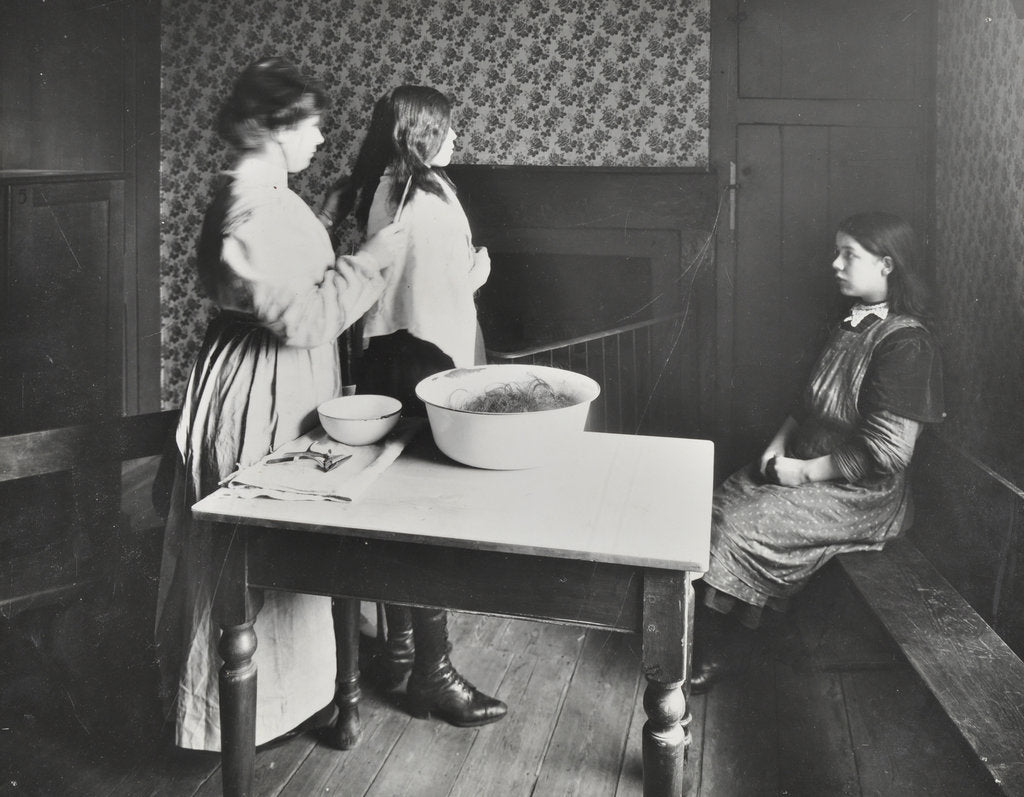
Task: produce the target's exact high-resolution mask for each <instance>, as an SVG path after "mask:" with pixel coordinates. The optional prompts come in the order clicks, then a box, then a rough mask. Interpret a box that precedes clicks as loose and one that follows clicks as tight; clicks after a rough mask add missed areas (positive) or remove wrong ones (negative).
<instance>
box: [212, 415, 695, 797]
mask: <svg viewBox="0 0 1024 797" xmlns="http://www.w3.org/2000/svg"><path fill="white" fill-rule="evenodd" d="M713 457H714V450H713V446H712V444H711V443H710V442H708V441H705V440H684V439H676V438H665V437H644V436H632V435H615V434H598V433H585V434H582V435H581V436H580V440H579V444H578V445H577V446H574V447H573V449H572V450H571V451H567V452H565V453H564V456H562V457H561V458H560V459H559V461H558V462H556V463H553V464H551V465H547V466H545V467H542V468H534V469H530V470H522V471H488V470H478V469H474V468H469V467H465V466H462V465H458V464H456V463H454V462H452V461H451V460H449V459H447V458H446V457H445V456H444V455H442V454H440V453H439V452H438V451H437V449H436V448H435V447H434V445H433V441H432V440H431V439H430V435H429V433H427V432H424V433H421V435H420V437H419V438H418V440H416V441H414V442H413V444H411V445H410V446H409V447H408V448H407V449H406V451H405V452H404V453H403V454H402V455H401V456H400V457H399V458H398V460H397V461H396V462H395V463H394V464H393V465H392V466H391V467H390V468H389V469H388V470H387V471H386V472H385V473H384V474H383V475H382V476H381V477H380V478H379V479H378V481H377V482H375V483H374V484H373V486H372V487H371V488H370V489H369V490H368V492H367V493H366V494H364V495H363V496H362V497H361V498H360V499H359V500H358V501H356V502H353V503H337V502H323V501H274V500H268V499H259V498H249V499H244V498H238V497H235V496H231V495H229V494H228V493H227V492H226V491H225V490H220V491H218V492H216V493H214V494H212V495H210V496H208V497H207V498H205V499H203V500H202V501H200V502H199V503H197V504H196V505H195V506H194V508H193V512H194V514H195V516H196V517H197V518H199V519H201V520H206V521H212V522H214V523H215V524H216V526H215V527H216V528H217V529H219V530H221V531H222V532H223V533H222V534H221V535H220V536H219V542H220V544H221V545H222V546H223V549H224V555H225V557H226V563H227V564H226V569H225V580H224V581H223V582H222V585H223V586H222V589H221V591H220V593H219V595H218V604H217V610H218V612H219V613H220V615H219V619H220V621H221V624H222V627H223V636H222V638H221V643H220V652H221V656H222V658H223V659H224V666H223V668H222V670H221V674H220V695H221V697H220V700H221V738H222V751H223V753H222V760H223V767H222V777H223V786H224V794H225V795H230V796H231V797H235V796H236V795H251V794H252V783H253V763H254V756H255V753H254V748H255V710H256V709H255V705H256V667H255V665H254V663H253V661H252V655H253V653H254V652H255V650H256V635H255V632H254V631H253V622H254V620H255V618H256V613H257V611H258V605H259V604H258V593H257V592H254V590H259V589H278V590H288V591H294V592H313V593H319V594H325V595H333V596H336V597H338V598H342V599H344V600H343V601H341V602H340V603H341V605H342V606H343V610H344V612H345V615H346V616H347V617H348V618H349V622H348V623H347V632H346V633H343V634H340V635H339V651H340V654H339V668H340V672H339V684H340V687H339V698H340V699H339V704H340V706H339V707H340V708H341V709H342V713H343V723H342V726H341V728H342V729H343V730H342V732H343V733H345V734H348V738H349V741H350V742H351V743H352V744H354V743H355V742H356V741H357V740H358V736H359V718H358V700H359V685H358V664H357V654H358V616H359V601H360V600H368V601H390V602H393V603H405V604H415V605H421V606H435V607H444V608H449V609H455V610H463V611H470V612H480V613H484V614H497V615H504V616H511V617H522V618H529V619H541V620H549V621H555V622H560V623H567V624H572V625H581V626H590V627H600V628H609V629H614V630H618V631H625V632H631V633H639V634H642V636H643V667H644V674H645V676H646V678H647V688H646V692H645V694H644V708H645V711H646V713H647V722H646V724H645V725H644V729H643V769H644V794H645V795H647V797H653V796H654V795H659V797H660V796H662V795H664V796H665V797H668V796H669V795H671V797H679V795H682V794H683V793H684V788H685V786H686V779H687V766H686V756H687V751H688V747H689V741H690V739H689V730H688V723H689V711H688V709H687V705H686V693H685V692H686V690H684V689H683V687H684V685H685V684H686V683H687V682H688V679H689V668H690V650H691V644H692V638H691V636H692V630H693V588H692V585H691V579H692V578H693V576H694V575H695V574H698V573H702V572H704V571H705V570H706V569H707V562H708V544H709V532H710V525H711V491H712V470H713ZM513 710H514V706H513Z"/></svg>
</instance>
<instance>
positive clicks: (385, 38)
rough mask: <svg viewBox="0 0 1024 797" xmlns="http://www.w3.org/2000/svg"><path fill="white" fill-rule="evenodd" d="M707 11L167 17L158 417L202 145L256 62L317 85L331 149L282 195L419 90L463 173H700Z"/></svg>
mask: <svg viewBox="0 0 1024 797" xmlns="http://www.w3.org/2000/svg"><path fill="white" fill-rule="evenodd" d="M709 3H710V0H293V2H289V3H282V2H279V0H221V2H218V3H211V2H208V0H163V5H162V22H161V25H162V36H161V58H162V87H161V96H162V125H161V131H162V148H163V156H162V185H161V224H162V234H161V241H162V243H161V255H162V272H161V285H162V288H161V301H162V307H163V388H162V396H163V401H164V403H165V405H166V406H174V405H176V404H177V403H179V402H180V397H181V393H182V390H183V388H184V383H185V380H186V379H187V377H188V371H189V369H190V368H191V364H192V359H193V357H194V356H195V352H196V350H197V349H198V346H199V343H200V336H201V334H202V330H203V328H204V326H205V322H206V316H207V308H206V306H205V304H204V303H203V301H202V300H201V299H200V298H199V291H198V288H197V285H196V282H195V277H194V271H195V263H194V255H193V251H194V247H195V239H196V236H197V235H198V231H199V227H200V223H201V219H202V212H203V209H204V207H205V204H206V199H207V196H208V193H209V187H210V184H211V180H212V177H213V175H214V173H215V172H216V171H217V170H219V169H221V168H223V167H224V166H225V165H226V160H225V153H224V148H223V146H222V145H221V143H220V142H219V141H218V140H217V138H216V136H215V135H214V134H213V132H212V124H213V117H214V114H215V113H216V109H217V107H218V104H219V102H220V101H221V99H222V98H223V96H224V95H225V94H226V92H227V90H228V88H229V87H230V84H231V81H232V80H233V79H234V77H235V76H236V75H237V73H238V72H239V71H240V70H241V69H242V68H243V67H244V66H245V65H246V64H247V63H249V62H250V61H251V60H253V59H255V58H257V57H259V56H262V55H267V54H279V55H283V56H286V57H289V58H291V59H293V60H294V61H295V62H296V63H298V64H300V65H301V66H302V67H303V68H304V69H306V71H308V72H309V73H311V74H313V75H315V76H317V77H319V78H321V79H322V80H323V81H324V82H325V84H326V86H327V87H328V90H329V93H330V94H331V96H332V100H333V103H334V105H333V107H332V109H331V111H330V112H329V114H328V116H327V118H326V119H325V123H324V134H325V136H326V137H327V142H326V144H325V145H324V146H322V147H321V149H320V151H319V152H318V154H317V157H316V159H315V160H314V162H313V165H312V166H311V167H310V168H309V169H307V170H306V171H305V172H304V173H302V174H301V175H298V176H296V177H295V178H294V180H293V187H294V188H295V189H296V190H297V191H298V192H299V193H300V194H302V195H303V196H304V197H305V198H306V199H307V200H308V201H310V202H314V201H316V200H317V198H318V196H319V194H320V191H321V190H322V187H324V186H326V185H327V183H328V182H329V181H330V180H331V179H333V178H334V177H335V176H337V175H338V174H339V173H342V172H344V171H346V170H347V169H348V167H349V164H350V163H351V161H352V159H353V158H354V156H355V153H356V150H357V148H358V146H359V141H360V139H361V136H362V134H363V131H364V130H365V125H366V123H367V121H368V119H369V115H370V110H371V108H372V105H373V102H374V101H375V100H376V98H377V97H379V96H380V95H381V94H383V93H384V92H385V91H387V90H388V89H389V88H391V87H392V86H395V85H398V84H400V83H422V84H427V85H432V86H435V87H436V88H439V89H440V90H442V91H444V92H445V93H447V94H448V95H449V96H450V97H451V98H452V100H453V101H454V104H455V118H454V123H453V126H454V127H455V129H456V132H457V133H458V136H459V138H458V141H457V144H456V155H455V161H456V162H462V163H492V164H530V165H545V164H549V165H586V166H706V165H707V162H708V115H709V101H708V84H709V79H710V63H709V62H710V41H709V39H710V8H709Z"/></svg>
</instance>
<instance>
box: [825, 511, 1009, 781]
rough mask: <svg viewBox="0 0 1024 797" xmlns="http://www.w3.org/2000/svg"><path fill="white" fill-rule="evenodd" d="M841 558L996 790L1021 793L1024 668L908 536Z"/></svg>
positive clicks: (850, 575) (845, 569) (869, 604)
mask: <svg viewBox="0 0 1024 797" xmlns="http://www.w3.org/2000/svg"><path fill="white" fill-rule="evenodd" d="M918 519H920V518H918ZM837 558H838V561H839V563H840V565H841V566H842V568H843V569H844V571H845V572H846V574H847V575H848V576H849V578H850V581H851V582H852V583H853V586H854V587H855V588H856V589H857V591H858V592H859V593H860V595H861V596H862V597H863V598H864V600H865V602H866V603H867V604H868V606H869V607H870V608H871V609H872V610H873V611H874V613H875V614H876V615H877V616H878V618H879V620H880V621H881V622H882V624H883V625H884V626H885V628H886V629H887V630H888V632H889V634H890V635H891V636H892V639H893V640H894V641H895V642H896V644H897V645H899V647H900V649H901V650H902V651H903V654H904V655H905V656H906V658H907V661H908V662H909V663H910V665H911V666H912V667H913V669H914V670H915V671H916V672H917V673H918V675H919V676H920V677H921V679H922V680H923V681H924V683H925V684H926V685H927V686H928V688H929V689H930V690H931V692H932V694H933V695H934V696H935V698H936V699H937V700H938V702H939V704H940V705H941V706H942V708H943V709H944V711H945V712H946V714H947V715H948V716H949V717H950V719H951V720H952V721H953V723H954V724H955V725H956V727H957V729H958V730H959V731H960V733H961V734H962V735H963V738H964V739H965V740H966V741H967V743H968V744H969V745H970V747H971V748H972V749H973V750H974V752H975V753H976V754H977V756H978V759H979V760H980V762H981V764H982V765H983V766H984V767H985V768H986V769H987V770H988V771H989V773H991V775H992V777H993V779H994V780H995V783H996V784H997V786H998V787H999V788H1000V789H1001V790H1002V792H1003V793H1005V794H1007V795H1024V662H1022V661H1021V659H1020V658H1019V657H1018V656H1017V654H1016V653H1014V651H1013V650H1012V649H1011V648H1010V647H1009V645H1007V644H1006V642H1004V641H1003V639H1002V638H1000V637H999V635H998V634H997V633H996V632H995V631H994V630H993V629H992V627H991V626H990V625H989V624H988V623H987V622H986V621H985V620H984V619H983V618H982V617H981V616H980V615H979V614H978V612H977V611H975V609H974V608H973V607H972V606H971V605H970V604H969V603H968V602H967V600H965V599H964V597H963V596H962V595H961V594H960V592H958V591H957V590H956V589H955V588H954V587H953V585H952V584H951V583H950V582H949V581H948V580H947V579H946V578H945V577H944V576H943V575H942V574H941V573H940V572H939V571H938V570H937V569H936V567H935V566H934V565H933V564H932V563H931V561H929V559H928V558H927V557H926V556H925V555H924V554H923V553H922V552H921V550H920V549H919V548H918V546H916V545H915V544H914V542H913V541H912V540H911V539H910V538H909V537H906V536H904V537H902V538H900V539H897V540H895V541H893V542H890V543H889V544H888V545H887V546H886V547H885V550H884V551H882V552H874V551H871V552H858V553H849V554H843V555H841V556H839V557H837Z"/></svg>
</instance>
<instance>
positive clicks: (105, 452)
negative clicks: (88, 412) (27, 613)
mask: <svg viewBox="0 0 1024 797" xmlns="http://www.w3.org/2000/svg"><path fill="white" fill-rule="evenodd" d="M178 414H179V413H178V411H177V410H170V411H163V412H154V413H147V414H144V415H134V416H127V417H122V418H113V419H109V420H104V421H99V422H96V423H89V424H80V425H75V426H68V427H63V428H59V429H45V430H42V431H37V432H26V433H23V434H15V435H7V436H5V437H0V613H3V614H4V615H7V616H10V615H12V614H13V613H15V612H17V611H21V610H23V609H26V608H31V607H33V606H38V605H46V604H50V603H55V602H60V601H64V600H67V599H68V598H70V597H73V596H74V595H77V594H79V593H80V592H82V591H83V590H85V589H86V588H88V587H89V586H90V585H91V584H93V583H94V582H95V581H96V580H97V579H99V578H102V577H103V572H104V567H105V565H108V564H110V562H111V551H110V547H109V545H110V542H111V536H112V530H113V529H115V528H116V527H117V524H118V522H119V520H120V500H121V463H122V462H125V461H128V460H132V459H139V458H142V457H150V456H157V455H159V454H161V453H162V452H163V451H164V449H165V447H166V445H167V442H168V440H169V436H170V435H171V433H172V430H173V429H174V425H175V423H176V421H177V418H178Z"/></svg>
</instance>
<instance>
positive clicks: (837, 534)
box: [704, 315, 943, 625]
mask: <svg viewBox="0 0 1024 797" xmlns="http://www.w3.org/2000/svg"><path fill="white" fill-rule="evenodd" d="M942 400H943V399H942V372H941V365H940V362H939V358H938V355H937V353H936V351H935V347H934V345H933V343H932V340H931V337H930V335H929V334H928V332H927V330H925V328H924V327H923V326H922V325H921V324H920V322H918V321H917V320H915V319H914V318H911V317H909V316H902V315H890V316H888V317H886V318H884V319H880V318H879V317H878V316H877V315H869V316H868V317H867V318H866V319H865V320H864V321H862V322H861V323H860V324H859V325H858V326H856V327H853V326H851V325H850V324H849V323H844V324H843V325H842V326H840V327H839V328H838V329H837V330H836V331H835V332H834V333H833V335H832V337H831V339H830V340H829V343H828V344H827V346H826V347H825V350H824V351H823V353H822V354H821V356H820V357H819V359H818V362H817V364H816V366H815V368H814V370H813V372H812V376H811V379H810V381H809V383H808V385H807V387H806V389H805V391H804V395H803V400H802V406H801V408H800V409H799V410H798V411H797V412H795V413H794V414H793V417H794V420H796V421H797V424H798V425H797V429H796V432H795V433H794V434H793V435H792V437H791V438H790V441H789V444H788V450H787V451H786V455H787V456H791V457H796V458H799V459H812V458H816V457H820V456H824V455H827V454H831V456H832V458H833V461H834V463H835V464H836V466H837V468H838V469H839V471H840V473H841V474H842V477H841V478H839V479H836V480H833V481H825V482H813V483H809V484H804V485H800V486H798V487H783V486H780V485H778V484H771V483H766V482H765V479H764V478H763V477H762V476H761V474H760V472H759V468H758V463H756V462H755V463H752V464H751V465H749V466H747V467H746V468H744V469H742V470H740V471H738V472H737V473H735V474H733V475H732V476H730V477H729V478H728V479H727V480H726V481H725V482H724V483H723V484H722V485H721V486H720V487H719V488H718V489H717V490H716V491H715V495H714V504H713V516H712V531H711V563H710V567H709V570H708V572H707V573H706V574H705V575H704V581H705V583H706V584H707V585H708V586H709V587H711V589H709V590H708V595H707V598H706V600H707V602H708V603H709V604H710V605H712V606H715V607H717V608H719V609H723V610H728V609H730V608H732V607H733V606H734V605H735V601H736V599H739V600H740V601H743V602H744V604H749V606H750V607H753V610H752V611H750V610H749V607H743V608H744V609H746V610H748V611H747V615H748V616H747V617H746V618H741V620H742V621H744V622H747V624H748V625H756V624H757V622H759V620H760V608H761V607H763V606H766V605H768V606H772V607H773V608H778V609H783V608H785V605H786V603H787V599H788V598H789V597H790V596H792V595H793V594H795V593H796V592H797V591H798V590H799V589H800V588H801V587H802V586H803V585H804V584H805V583H806V581H807V580H808V579H809V578H810V576H811V575H812V574H813V573H814V572H816V571H817V570H818V569H819V568H820V567H821V566H822V565H824V564H825V563H826V562H827V561H828V560H829V559H830V558H831V557H832V556H834V555H835V554H837V553H842V552H844V551H856V550H877V549H880V548H882V547H883V546H884V544H885V542H886V541H887V540H889V539H892V538H893V537H895V536H897V535H898V534H899V533H900V532H901V531H902V530H903V529H904V528H905V527H906V526H907V525H909V522H908V521H909V515H908V509H909V502H910V495H909V491H908V485H907V479H906V466H907V465H908V464H909V462H910V457H911V455H912V453H913V447H914V441H915V440H916V438H917V436H918V434H919V433H920V431H921V429H922V428H923V427H922V424H926V423H934V422H938V421H940V420H941V419H942V417H943V412H942Z"/></svg>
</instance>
